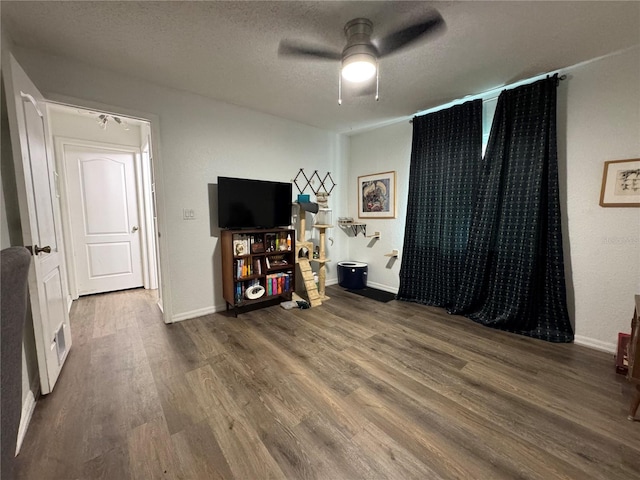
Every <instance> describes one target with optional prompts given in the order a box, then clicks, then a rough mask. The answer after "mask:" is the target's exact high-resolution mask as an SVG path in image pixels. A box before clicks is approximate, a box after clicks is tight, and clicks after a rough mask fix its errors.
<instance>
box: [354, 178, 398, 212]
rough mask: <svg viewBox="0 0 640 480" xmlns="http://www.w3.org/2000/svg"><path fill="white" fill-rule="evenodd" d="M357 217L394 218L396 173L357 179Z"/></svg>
mask: <svg viewBox="0 0 640 480" xmlns="http://www.w3.org/2000/svg"><path fill="white" fill-rule="evenodd" d="M358 217H359V218H396V172H382V173H374V174H372V175H363V176H361V177H358Z"/></svg>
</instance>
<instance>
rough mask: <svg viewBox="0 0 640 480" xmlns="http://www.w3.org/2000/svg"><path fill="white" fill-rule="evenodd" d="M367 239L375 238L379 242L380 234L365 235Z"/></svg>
mask: <svg viewBox="0 0 640 480" xmlns="http://www.w3.org/2000/svg"><path fill="white" fill-rule="evenodd" d="M365 236H366V237H367V238H375V239H377V240H380V232H373V235H365Z"/></svg>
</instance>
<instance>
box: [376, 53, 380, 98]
mask: <svg viewBox="0 0 640 480" xmlns="http://www.w3.org/2000/svg"><path fill="white" fill-rule="evenodd" d="M379 88H380V63H379V62H378V60H377V59H376V102H377V101H378V100H380V97H379V96H378V92H379Z"/></svg>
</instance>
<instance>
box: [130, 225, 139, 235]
mask: <svg viewBox="0 0 640 480" xmlns="http://www.w3.org/2000/svg"><path fill="white" fill-rule="evenodd" d="M137 231H138V226H137V225H134V227H133V228H132V229H131V232H132V233H136V232H137Z"/></svg>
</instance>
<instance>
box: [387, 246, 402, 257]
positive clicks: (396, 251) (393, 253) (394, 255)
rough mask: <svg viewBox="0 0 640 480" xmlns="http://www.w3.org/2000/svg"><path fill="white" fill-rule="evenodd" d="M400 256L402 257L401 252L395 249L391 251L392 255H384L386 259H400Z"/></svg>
mask: <svg viewBox="0 0 640 480" xmlns="http://www.w3.org/2000/svg"><path fill="white" fill-rule="evenodd" d="M398 255H400V252H399V251H398V250H397V249H395V248H394V249H393V250H391V252H390V253H385V254H384V256H385V257H391V258H398Z"/></svg>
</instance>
